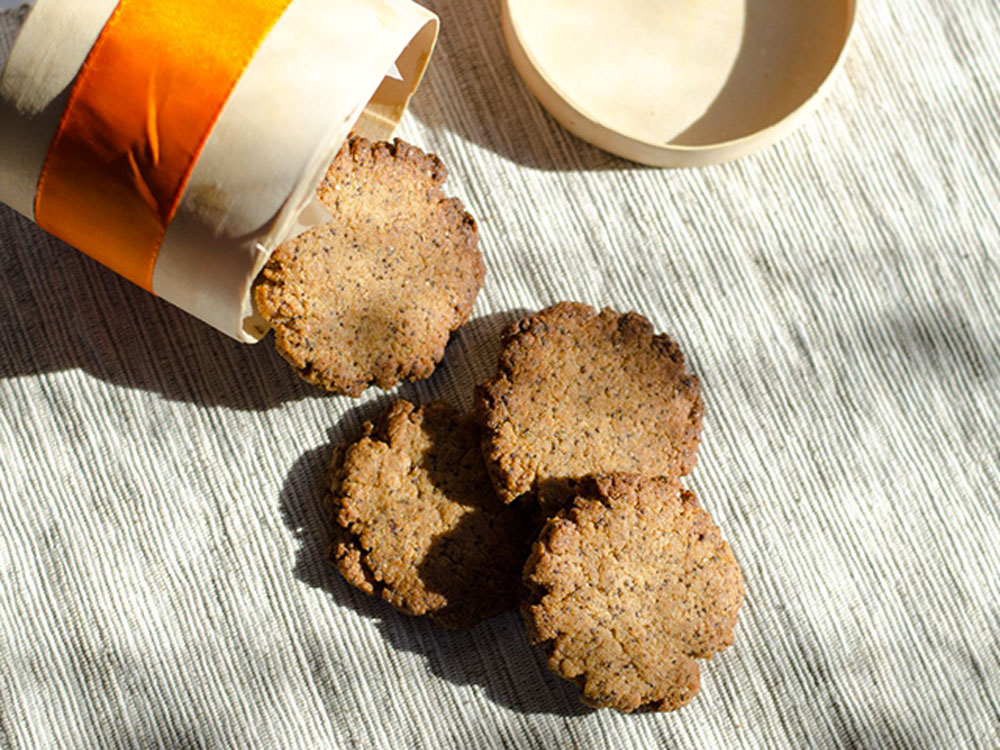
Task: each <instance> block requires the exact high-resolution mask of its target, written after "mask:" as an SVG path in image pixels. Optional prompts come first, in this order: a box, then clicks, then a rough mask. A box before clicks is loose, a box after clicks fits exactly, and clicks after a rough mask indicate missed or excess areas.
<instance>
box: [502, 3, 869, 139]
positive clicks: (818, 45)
mask: <svg viewBox="0 0 1000 750" xmlns="http://www.w3.org/2000/svg"><path fill="white" fill-rule="evenodd" d="M507 13H508V14H509V20H510V24H511V28H512V30H513V32H514V34H515V35H516V36H517V39H518V41H519V43H520V45H521V47H522V48H523V50H524V52H525V55H526V58H527V60H528V62H529V63H530V65H531V67H532V68H533V73H534V74H536V75H537V76H538V77H540V78H541V79H542V81H544V84H545V87H546V89H547V90H548V91H549V93H550V94H553V95H555V96H558V97H559V98H560V99H562V100H563V101H564V102H565V103H566V104H568V105H569V107H570V108H571V109H572V110H573V111H574V112H575V113H576V114H577V115H578V116H579V117H580V118H582V119H583V120H585V121H587V123H588V125H591V126H598V127H601V128H606V129H607V130H609V131H612V132H614V133H616V134H620V135H622V136H625V137H627V138H630V139H634V140H636V141H639V142H643V143H646V144H651V145H654V146H657V145H662V146H673V147H685V148H697V147H705V146H712V145H715V144H721V143H726V142H730V141H735V140H739V139H742V138H746V137H748V136H751V135H753V134H754V133H757V132H759V131H761V130H764V129H766V128H769V127H770V126H772V125H775V124H777V123H779V122H781V121H782V120H784V119H785V118H786V117H788V116H789V115H790V114H791V113H792V112H794V111H795V110H797V109H798V108H799V107H800V106H802V105H803V104H805V103H806V102H807V101H809V99H811V98H812V97H813V96H814V95H815V94H816V93H817V90H818V89H819V88H820V86H821V84H822V83H823V81H825V80H826V78H827V77H828V76H829V75H830V73H831V72H832V70H833V69H834V67H835V66H836V63H837V60H838V58H839V56H840V53H841V51H842V50H843V48H844V45H845V44H846V42H847V39H848V35H849V32H850V27H851V22H852V20H853V13H854V0H547V1H546V2H544V3H539V2H536V0H507ZM543 103H544V99H543ZM571 129H574V128H572V127H571Z"/></svg>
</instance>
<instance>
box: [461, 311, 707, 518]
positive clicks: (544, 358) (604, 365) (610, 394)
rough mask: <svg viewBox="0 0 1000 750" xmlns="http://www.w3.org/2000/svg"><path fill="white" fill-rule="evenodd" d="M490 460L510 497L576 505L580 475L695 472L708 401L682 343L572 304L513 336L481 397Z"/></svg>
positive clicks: (641, 322) (632, 319) (637, 320)
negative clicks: (689, 366)
mask: <svg viewBox="0 0 1000 750" xmlns="http://www.w3.org/2000/svg"><path fill="white" fill-rule="evenodd" d="M477 401H478V408H479V411H480V418H481V421H482V423H483V425H484V428H485V430H484V436H483V453H484V455H485V457H486V461H487V466H488V468H489V470H490V474H491V475H492V478H493V481H494V484H495V486H496V488H497V492H498V494H499V495H500V497H501V498H502V499H503V500H505V501H506V502H510V501H512V500H513V499H514V498H516V497H518V496H520V495H522V494H525V493H530V492H534V493H536V494H537V496H538V498H539V500H540V501H541V502H542V505H543V506H545V505H553V506H558V505H559V504H561V503H563V502H565V501H566V500H568V499H570V498H571V497H572V495H573V491H574V487H575V484H576V482H578V481H579V480H580V479H582V478H583V477H585V476H587V475H589V474H596V473H611V472H633V473H636V474H643V475H645V476H677V475H682V474H686V473H688V472H689V471H690V470H691V469H692V468H693V467H694V464H695V461H696V459H697V449H698V440H699V436H700V431H701V420H702V413H703V406H702V401H701V395H700V385H699V382H698V379H697V378H696V377H695V376H694V375H691V374H689V373H687V372H685V369H684V355H683V354H682V353H681V351H680V349H679V348H678V346H677V344H675V343H674V342H673V341H671V340H670V339H669V338H668V337H666V336H663V335H655V334H654V332H653V328H652V325H651V324H650V322H649V321H648V320H646V318H644V317H642V316H641V315H637V314H635V313H626V314H620V313H616V312H614V311H612V310H603V311H602V312H600V313H597V312H595V311H594V310H593V308H591V307H588V306H586V305H581V304H574V303H569V302H563V303H560V304H558V305H555V306H554V307H550V308H548V309H545V310H542V311H541V312H539V313H537V314H535V315H530V316H528V317H526V318H524V319H523V320H521V321H520V322H518V323H516V324H514V325H513V326H511V327H510V328H509V329H508V330H507V331H506V332H505V333H504V348H503V350H502V352H501V355H500V363H499V372H498V373H497V375H496V376H495V377H494V378H493V379H492V380H490V381H487V382H486V383H484V384H483V385H482V386H480V388H479V389H478V393H477Z"/></svg>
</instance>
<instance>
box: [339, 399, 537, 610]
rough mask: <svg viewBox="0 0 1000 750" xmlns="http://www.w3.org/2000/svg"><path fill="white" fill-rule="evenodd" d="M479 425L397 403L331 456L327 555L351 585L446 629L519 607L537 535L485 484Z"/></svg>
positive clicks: (439, 408)
mask: <svg viewBox="0 0 1000 750" xmlns="http://www.w3.org/2000/svg"><path fill="white" fill-rule="evenodd" d="M479 438H480V436H479V428H478V425H477V424H476V422H475V421H474V420H473V419H472V418H471V417H467V416H463V415H462V414H460V413H459V412H457V411H456V410H454V409H453V408H451V407H450V406H448V405H446V404H443V403H440V402H434V403H430V404H426V405H424V406H421V407H420V408H419V409H418V408H416V407H414V405H413V404H411V403H409V402H407V401H397V402H396V403H395V404H393V405H392V406H391V407H390V408H389V410H388V411H387V412H386V414H385V415H384V416H383V417H382V418H381V419H380V420H379V421H378V423H377V424H372V423H367V424H366V425H365V435H364V437H362V438H361V439H360V440H359V441H357V442H356V443H354V444H353V445H351V446H349V447H346V448H343V447H342V448H338V449H337V450H335V452H334V457H333V461H332V463H331V473H330V476H331V481H330V497H331V501H332V505H333V508H334V512H335V513H336V515H337V522H338V524H339V526H340V529H339V530H338V532H337V533H336V536H335V540H334V544H333V549H332V558H333V560H334V562H335V564H336V565H337V567H338V569H339V570H340V572H341V573H342V574H343V576H344V577H345V578H346V579H347V581H348V582H350V583H351V584H353V585H354V586H357V587H358V588H360V589H362V590H363V591H366V592H367V593H369V594H374V595H378V596H381V597H382V598H383V599H385V600H386V601H387V602H389V603H390V604H392V605H393V606H395V607H396V608H398V609H400V610H402V611H404V612H407V613H409V614H414V615H428V616H430V617H431V619H433V620H434V621H436V622H437V623H438V624H440V625H443V626H445V627H449V628H463V627H471V626H472V625H475V624H476V623H477V622H479V621H481V620H484V619H487V618H488V617H492V616H493V615H496V614H499V613H500V612H503V611H505V610H508V609H513V608H514V607H516V606H517V599H518V590H519V587H520V579H521V571H522V567H523V565H524V561H525V559H526V558H527V556H528V553H529V551H530V547H531V541H532V539H533V537H534V533H533V532H534V531H537V527H532V526H531V525H530V523H529V518H528V513H527V512H525V511H524V510H522V509H521V508H518V507H516V506H510V505H504V504H503V503H502V502H500V500H499V498H497V496H496V494H495V493H494V491H493V486H492V484H491V483H490V479H489V475H488V474H487V472H486V467H485V466H484V464H483V459H482V455H481V453H480V450H479Z"/></svg>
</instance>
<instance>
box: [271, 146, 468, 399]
mask: <svg viewBox="0 0 1000 750" xmlns="http://www.w3.org/2000/svg"><path fill="white" fill-rule="evenodd" d="M446 174H447V172H446V170H445V167H444V165H443V164H442V163H441V161H440V159H438V158H437V157H436V156H433V155H430V154H425V153H424V152H423V151H421V150H420V149H418V148H416V147H414V146H411V145H409V144H407V143H404V142H403V141H400V140H398V139H397V140H396V141H394V142H393V143H385V142H377V143H373V142H370V141H368V140H366V139H364V138H361V137H357V136H352V137H351V138H349V139H348V141H347V143H345V144H344V146H343V148H341V150H340V152H339V153H338V155H337V157H336V159H334V161H333V163H332V165H331V166H330V169H329V170H328V172H327V175H326V178H325V179H324V180H323V183H322V185H321V186H320V188H319V190H318V197H319V200H320V201H321V202H322V203H323V205H324V206H325V207H326V208H327V209H328V210H329V211H330V213H331V214H332V215H333V220H332V221H331V222H330V223H329V224H324V225H321V226H318V227H314V228H312V229H310V230H308V231H307V232H305V233H304V234H302V235H300V236H298V237H295V238H293V239H291V240H288V241H287V242H285V243H283V244H282V245H281V246H279V247H278V248H277V250H275V252H274V254H273V255H272V256H271V258H270V260H269V261H268V263H267V265H266V266H265V268H264V269H263V270H262V271H261V273H260V274H259V276H258V278H257V280H256V282H255V286H254V292H253V299H254V305H255V307H256V309H257V312H258V313H259V314H260V315H261V316H262V317H263V318H264V319H265V320H267V321H268V323H270V325H271V326H272V328H273V329H274V337H275V338H274V343H275V348H276V349H277V350H278V352H279V353H280V354H281V355H282V356H283V357H284V358H285V359H286V360H287V361H288V362H289V363H290V364H291V365H292V367H294V368H295V370H296V371H297V372H298V373H299V375H300V376H301V377H302V378H304V379H305V380H307V381H309V382H311V383H314V384H316V385H319V386H321V387H323V388H326V389H328V390H331V391H334V392H337V393H344V394H347V395H351V396H357V395H359V394H360V393H361V392H362V391H363V390H364V389H365V388H367V387H368V386H370V385H377V386H379V387H381V388H390V387H392V386H393V385H395V384H397V383H398V382H400V381H401V380H404V379H409V380H416V379H420V378H425V377H427V376H428V375H430V374H431V373H432V372H433V371H434V367H435V365H436V364H437V362H439V361H440V360H441V358H442V357H443V356H444V350H445V345H446V344H447V343H448V339H449V337H450V335H451V333H452V331H454V330H455V329H457V328H458V327H459V326H461V325H462V324H463V323H465V321H466V320H468V317H469V314H470V312H471V311H472V306H473V303H474V302H475V299H476V295H477V294H478V293H479V290H480V289H481V288H482V285H483V279H484V277H485V273H486V268H485V265H484V263H483V258H482V255H481V253H480V252H479V251H478V249H477V247H476V245H477V237H478V235H477V229H476V222H475V220H474V219H473V218H472V217H471V216H470V215H469V214H468V213H466V211H465V210H464V208H463V206H462V203H461V201H459V200H458V199H456V198H447V197H445V195H444V193H443V192H442V185H443V184H444V181H445V177H446Z"/></svg>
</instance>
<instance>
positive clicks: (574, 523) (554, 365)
mask: <svg viewBox="0 0 1000 750" xmlns="http://www.w3.org/2000/svg"><path fill="white" fill-rule="evenodd" d="M477 404H478V405H477V413H476V414H475V415H474V416H469V415H463V414H460V413H458V412H457V411H455V410H454V409H452V408H451V407H448V406H446V405H443V404H440V403H433V404H427V405H424V406H421V407H419V408H418V407H415V406H414V405H412V404H409V403H407V402H405V401H399V402H397V403H395V404H394V405H393V406H392V407H391V408H390V409H389V410H388V412H387V413H386V414H385V415H384V416H383V417H382V418H381V419H380V420H377V421H376V422H375V423H370V424H367V425H366V426H365V434H364V436H363V437H362V438H361V439H360V440H358V441H357V442H355V443H354V444H352V445H348V446H338V447H337V448H336V450H335V451H334V458H333V461H332V464H331V480H330V493H329V499H330V505H331V509H332V512H333V513H334V514H335V516H336V520H337V527H338V529H339V531H338V535H337V539H336V540H335V543H334V545H333V550H332V557H333V560H334V562H335V563H336V565H337V567H338V568H339V570H340V571H341V573H343V575H344V577H345V578H346V579H347V580H348V581H349V582H350V583H352V584H353V585H355V586H358V587H359V588H361V589H362V590H364V591H367V592H368V593H370V594H377V595H380V596H381V597H382V598H384V599H385V600H386V601H388V602H389V603H391V604H392V605H393V606H395V607H397V608H398V609H400V610H402V611H404V612H408V613H410V614H414V615H427V616H429V617H431V618H432V619H434V620H435V621H437V622H438V623H440V624H441V625H444V626H446V627H468V626H471V625H474V624H475V623H476V622H479V621H480V620H482V619H485V618H487V617H490V616H492V615H494V614H497V613H499V612H501V611H503V610H505V609H509V608H513V607H515V606H517V605H518V604H520V607H521V613H522V615H523V617H524V621H525V625H526V629H527V633H528V636H529V638H530V639H531V641H532V642H534V643H538V644H543V645H544V647H545V648H546V649H547V651H548V654H549V665H550V667H551V668H552V669H553V670H554V671H555V672H557V673H558V674H560V675H562V676H563V677H565V678H567V679H570V680H573V681H575V682H576V683H577V684H578V685H579V686H580V688H581V691H582V697H583V700H584V701H585V702H586V703H588V704H590V705H593V706H608V707H613V708H616V709H619V710H621V711H637V710H645V711H664V710H672V709H676V708H679V707H680V706H683V705H684V704H685V703H687V702H688V701H690V700H691V698H693V697H694V695H695V694H696V693H697V691H698V686H699V668H698V665H697V662H696V661H695V660H696V659H705V658H711V656H712V655H713V654H714V653H716V652H718V651H720V650H722V649H724V648H726V647H727V646H729V645H731V643H732V641H733V627H734V626H735V624H736V619H737V613H738V610H739V607H740V605H741V603H742V600H743V593H744V585H743V579H742V576H741V574H740V570H739V567H738V565H737V563H736V560H735V558H734V557H733V553H732V551H731V550H730V548H729V546H728V545H727V544H726V542H725V541H723V539H722V536H721V534H720V532H719V529H718V528H717V527H716V526H715V525H714V524H713V523H712V519H711V517H710V516H709V515H708V513H707V512H706V511H705V510H703V509H702V508H701V507H699V505H698V502H697V500H696V499H695V497H694V495H693V494H692V493H690V492H688V491H686V490H684V489H683V487H682V486H681V484H680V481H679V478H680V477H681V476H683V475H685V474H687V473H688V472H690V471H691V469H692V468H693V467H694V464H695V461H696V458H697V450H698V441H699V437H700V431H701V420H702V414H703V405H702V400H701V396H700V387H699V382H698V380H697V378H696V377H695V376H694V375H692V374H690V373H688V372H686V370H685V366H684V357H683V355H682V353H681V351H680V350H679V348H678V347H677V345H676V344H675V343H674V342H673V341H671V340H670V339H669V338H668V337H667V336H664V335H656V334H655V333H654V331H653V328H652V326H651V324H650V323H649V321H648V320H646V319H645V318H643V317H642V316H640V315H637V314H635V313H627V314H619V313H616V312H613V311H611V310H604V311H602V312H600V313H598V312H596V311H594V310H593V309H592V308H590V307H587V306H585V305H580V304H573V303H562V304H558V305H555V306H554V307H550V308H548V309H546V310H543V311H541V312H539V313H537V314H535V315H530V316H528V317H526V318H524V319H523V320H521V321H520V322H518V323H517V324H515V325H514V326H512V327H510V328H509V329H508V330H507V331H506V332H505V333H504V338H503V350H502V352H501V355H500V361H499V368H498V373H497V374H496V376H494V377H493V378H492V379H491V380H489V381H488V382H486V383H484V384H482V385H481V386H480V387H479V388H478V390H477Z"/></svg>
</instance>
